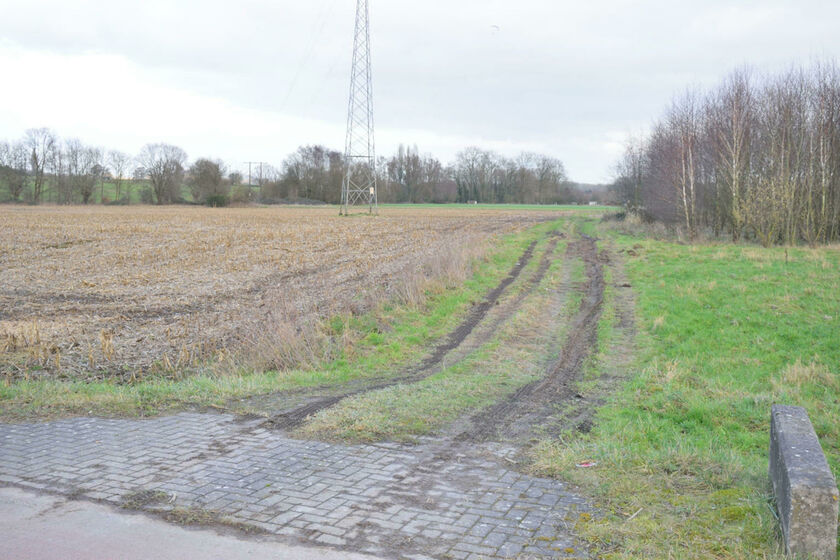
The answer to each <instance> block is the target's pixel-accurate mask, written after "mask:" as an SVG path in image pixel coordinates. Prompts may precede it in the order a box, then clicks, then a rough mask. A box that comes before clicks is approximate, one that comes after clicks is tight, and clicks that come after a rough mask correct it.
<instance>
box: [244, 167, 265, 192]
mask: <svg viewBox="0 0 840 560" xmlns="http://www.w3.org/2000/svg"><path fill="white" fill-rule="evenodd" d="M245 163H247V164H248V198H251V185H252V184H253V183H251V166H252V165H259V166H260V197H261V198H262V176H263V174H262V169H263V167H262V166H263V164H264V163H265V162H264V161H246V162H245Z"/></svg>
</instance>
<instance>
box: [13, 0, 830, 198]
mask: <svg viewBox="0 0 840 560" xmlns="http://www.w3.org/2000/svg"><path fill="white" fill-rule="evenodd" d="M354 9H355V2H354V1H353V0H294V1H292V0H239V1H238V2H232V1H230V0H227V1H224V2H223V1H220V0H134V1H128V0H97V1H89V0H62V1H54V0H25V1H23V0H20V1H19V0H0V14H2V15H0V72H1V73H0V76H2V79H1V80H0V139H7V140H12V139H16V138H17V137H19V136H20V135H21V134H22V133H23V131H24V130H25V129H27V128H32V127H40V126H47V127H50V128H52V129H54V130H55V131H56V133H58V134H59V135H61V136H62V137H79V138H80V139H82V140H83V141H85V142H88V143H92V144H97V145H101V146H104V147H108V148H119V149H122V150H125V151H128V152H130V153H136V152H137V151H138V150H139V149H140V147H141V146H142V145H143V144H145V143H147V142H169V143H174V144H177V145H179V146H181V147H182V148H184V149H185V150H186V151H187V152H188V154H189V155H190V157H191V158H193V159H194V158H197V157H202V156H209V157H220V158H223V159H224V160H226V161H227V162H229V163H230V164H233V165H234V166H240V165H241V163H242V162H244V161H248V160H254V161H260V160H261V161H267V162H270V163H272V164H277V165H279V164H280V163H281V162H282V160H283V159H284V157H285V156H286V155H287V154H288V153H289V152H291V151H293V150H294V149H295V148H296V147H297V146H298V145H301V144H307V143H321V144H325V145H328V146H330V147H332V148H335V149H339V150H343V147H344V127H345V120H346V116H345V111H346V107H347V90H348V87H349V68H350V54H351V43H352V32H353V29H352V28H353V11H354ZM371 20H372V42H373V63H374V68H373V71H374V92H375V111H376V121H377V144H378V152H379V153H380V154H382V155H387V154H389V153H390V152H392V151H393V150H394V149H395V147H396V146H397V145H398V144H399V143H406V144H416V145H417V146H418V148H419V149H420V150H421V151H422V152H428V153H432V154H435V155H437V156H438V157H440V158H442V159H444V160H450V159H452V158H453V157H454V155H455V154H456V153H457V152H458V151H459V150H460V149H462V148H464V147H466V146H470V145H478V146H481V147H485V148H489V149H495V150H497V151H500V152H502V153H505V154H507V155H514V154H516V153H518V152H520V151H525V150H528V151H538V152H543V153H547V154H550V155H554V156H556V157H559V158H560V159H561V160H562V161H563V162H564V163H565V164H566V167H567V169H568V171H569V174H570V175H571V177H572V178H573V179H575V180H578V181H585V182H600V181H608V180H610V178H611V167H612V165H613V163H614V161H615V159H616V158H617V156H618V155H619V154H620V152H621V145H622V142H623V140H624V138H625V137H626V136H627V135H628V134H630V133H638V132H639V131H642V130H645V129H646V128H647V127H648V126H649V123H650V122H651V120H652V119H654V118H655V117H657V116H658V115H659V114H660V113H661V112H662V111H663V109H664V108H665V106H666V105H667V104H668V103H669V101H670V100H671V98H672V97H673V96H674V95H675V94H677V93H679V92H681V91H683V90H684V89H685V88H686V87H687V86H690V85H714V84H715V83H717V82H718V80H720V79H721V78H722V77H723V76H724V75H725V74H726V73H728V72H729V71H730V70H732V69H733V68H735V67H738V66H741V65H743V64H750V65H752V66H754V67H756V68H757V69H759V70H761V71H775V70H779V69H784V68H785V67H787V66H789V65H791V64H792V63H807V62H808V61H809V60H811V59H814V58H824V57H835V56H837V55H838V53H840V1H838V0H823V1H816V0H757V1H753V0H741V1H724V0H702V1H697V0H692V1H680V0H649V1H642V0H588V1H586V2H584V1H581V0H576V1H565V0H515V1H512V0H446V1H443V0H422V1H408V0H371Z"/></svg>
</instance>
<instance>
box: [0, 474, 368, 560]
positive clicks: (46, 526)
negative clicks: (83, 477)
mask: <svg viewBox="0 0 840 560" xmlns="http://www.w3.org/2000/svg"><path fill="white" fill-rule="evenodd" d="M0 535H2V537H0V558H3V559H4V560H146V559H155V560H169V559H171V560H183V559H184V558H196V559H202V560H217V559H218V560H239V559H245V558H247V559H249V560H262V559H266V560H268V559H271V560H278V559H281V560H376V559H375V557H373V556H366V555H362V554H352V553H348V552H343V551H342V552H339V551H334V550H330V549H328V548H324V547H318V548H309V547H300V546H290V545H287V544H283V543H279V542H275V541H269V540H256V539H248V540H244V539H240V538H237V537H234V536H230V535H223V534H219V533H217V532H216V531H213V530H208V529H187V528H183V527H179V526H175V525H171V524H169V523H166V522H164V521H160V520H158V519H155V518H153V517H151V516H148V515H144V514H136V513H128V512H124V511H121V510H119V509H117V508H114V507H110V506H104V505H99V504H96V503H93V502H88V501H74V500H68V499H66V498H63V497H56V496H52V495H45V494H36V493H33V492H26V491H23V490H19V489H17V488H0Z"/></svg>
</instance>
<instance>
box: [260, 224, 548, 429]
mask: <svg viewBox="0 0 840 560" xmlns="http://www.w3.org/2000/svg"><path fill="white" fill-rule="evenodd" d="M550 235H551V237H552V239H551V240H550V241H549V244H548V246H547V247H546V250H545V252H544V254H543V257H542V259H541V261H540V265H539V267H538V268H537V271H536V272H535V273H534V275H533V276H532V277H531V278H530V279H529V281H528V285H527V287H526V288H525V289H524V290H523V292H522V293H521V294H519V296H518V297H517V299H516V300H515V302H514V303H513V304H512V305H515V306H518V304H519V303H521V301H522V300H524V298H525V297H526V296H527V294H529V293H531V292H532V291H533V290H534V289H536V287H537V285H539V283H540V282H541V281H542V279H543V277H545V274H546V273H547V272H548V268H549V266H550V265H551V261H552V257H553V255H554V252H555V250H556V247H557V244H558V243H559V241H560V239H562V237H563V234H562V233H559V232H556V231H554V232H551V234H550ZM536 246H537V241H534V242H532V243H531V244H530V245H529V246H528V248H527V249H526V250H525V251H524V252H523V253H522V256H521V257H520V258H519V260H518V261H517V263H516V265H514V267H513V268H512V269H511V270H510V272H509V273H508V275H507V276H505V278H503V279H502V281H501V282H499V284H498V285H497V286H496V287H495V288H493V289H492V290H491V291H490V292H488V293H487V295H486V296H485V298H484V299H483V300H482V301H481V303H479V304H477V305H475V306H473V308H472V309H471V310H470V312H469V314H468V315H467V317H466V318H465V319H464V320H463V321H462V322H461V324H460V325H458V327H456V328H455V330H453V331H451V332H450V333H449V334H448V335H447V337H446V338H445V339H444V340H443V341H442V342H441V343H439V344H438V345H437V346H436V347H435V350H434V351H433V352H432V354H431V355H429V356H428V357H426V358H425V359H424V360H423V361H422V362H420V364H418V365H417V366H414V367H412V368H410V369H409V370H408V371H407V373H405V374H403V375H400V376H397V377H390V378H388V379H387V380H384V381H382V382H381V383H374V384H373V385H366V386H364V387H362V388H360V389H357V390H353V391H348V392H345V393H342V394H339V395H332V396H328V397H320V398H317V399H315V400H312V401H310V402H308V403H306V404H304V405H302V406H299V407H296V408H294V409H292V410H290V411H286V412H283V413H281V414H278V415H276V416H274V417H272V418H271V419H270V420H268V424H270V425H271V427H273V428H275V429H282V430H291V429H294V428H297V427H298V426H300V425H301V424H303V423H304V422H305V421H306V420H307V419H308V418H309V417H311V416H313V415H315V414H317V413H318V412H320V411H321V410H325V409H327V408H330V407H332V406H335V405H336V404H338V403H339V402H341V401H342V400H344V399H346V398H349V397H354V396H357V395H361V394H364V393H369V392H372V391H379V390H381V389H387V388H388V387H393V386H395V385H399V384H402V383H417V382H419V381H422V380H423V379H425V378H427V377H429V376H431V375H434V374H435V373H437V372H438V371H440V369H441V368H442V365H443V361H444V358H445V357H446V356H447V355H448V354H449V353H450V352H452V351H453V350H455V349H457V348H459V347H461V346H462V345H463V344H464V342H465V341H466V340H467V338H468V337H469V336H470V334H472V333H473V331H475V330H476V328H477V327H478V326H479V324H480V323H481V322H482V321H483V320H484V319H485V318H486V317H487V315H488V313H489V312H490V311H491V310H492V309H493V308H494V307H496V306H497V305H498V304H499V303H498V302H499V299H500V298H501V296H502V295H503V294H504V293H505V291H506V290H507V289H508V288H509V287H510V285H511V284H512V283H513V282H514V281H516V279H517V278H519V276H520V275H521V273H522V270H523V269H524V268H525V267H526V266H527V265H528V264H529V263H530V262H531V260H532V259H533V256H534V250H535V249H536ZM511 312H512V311H511V310H506V312H505V313H503V314H502V317H501V318H500V319H499V320H497V321H496V322H495V323H494V326H498V324H499V323H501V322H502V321H504V320H505V319H507V318H508V317H509V315H510V313H511ZM494 330H495V328H492V329H488V330H487V333H486V334H485V336H486V337H489V336H492V332H493V331H494ZM480 343H481V342H480V341H479V342H478V344H479V345H480Z"/></svg>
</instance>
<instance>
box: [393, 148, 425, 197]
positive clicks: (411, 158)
mask: <svg viewBox="0 0 840 560" xmlns="http://www.w3.org/2000/svg"><path fill="white" fill-rule="evenodd" d="M386 169H387V171H388V180H389V181H390V182H391V183H393V184H395V185H396V186H397V193H396V202H417V200H415V199H416V198H417V196H418V194H419V193H417V192H416V191H417V190H418V187H419V186H420V183H421V181H422V180H423V160H422V159H421V158H420V154H419V153H418V151H417V146H414V147H413V148H411V147H406V146H403V145H402V144H400V146H399V148H398V149H397V153H396V154H395V155H394V156H393V157H392V158H391V159H389V160H388V163H387V167H386Z"/></svg>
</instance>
